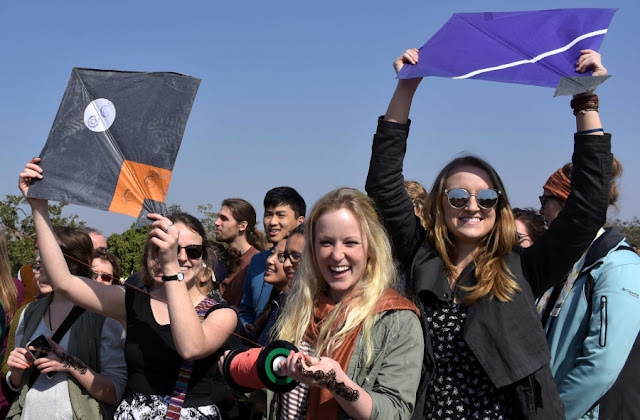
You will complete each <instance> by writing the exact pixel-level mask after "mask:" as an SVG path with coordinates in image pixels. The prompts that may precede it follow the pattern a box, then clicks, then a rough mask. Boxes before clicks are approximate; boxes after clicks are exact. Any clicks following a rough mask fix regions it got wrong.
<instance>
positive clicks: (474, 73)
mask: <svg viewBox="0 0 640 420" xmlns="http://www.w3.org/2000/svg"><path fill="white" fill-rule="evenodd" d="M606 33H607V30H606V29H601V30H599V31H593V32H589V33H586V34H584V35H581V36H579V37H577V38H576V39H574V40H573V41H571V42H570V43H568V44H567V45H565V46H564V47H562V48H558V49H555V50H551V51H547V52H546V53H542V54H540V55H538V56H536V57H533V58H532V59H530V60H520V61H514V62H513V63H507V64H503V65H501V66H496V67H488V68H486V69H480V70H476V71H472V72H471V73H467V74H465V75H462V76H456V77H453V79H468V78H470V77H473V76H476V75H478V74H481V73H488V72H490V71H494V70H502V69H508V68H509V67H516V66H520V65H522V64H531V63H535V62H537V61H540V60H542V59H543V58H546V57H549V56H551V55H555V54H560V53H562V52H565V51H567V50H568V49H569V48H571V47H573V46H574V45H576V44H577V43H578V42H580V41H582V40H583V39H586V38H592V37H594V36H598V35H604V34H606Z"/></svg>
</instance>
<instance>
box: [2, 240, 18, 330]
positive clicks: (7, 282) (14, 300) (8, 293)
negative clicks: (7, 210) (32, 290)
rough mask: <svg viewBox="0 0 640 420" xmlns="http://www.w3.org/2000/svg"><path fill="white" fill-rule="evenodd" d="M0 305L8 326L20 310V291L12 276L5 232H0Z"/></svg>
mask: <svg viewBox="0 0 640 420" xmlns="http://www.w3.org/2000/svg"><path fill="white" fill-rule="evenodd" d="M0 303H2V307H3V308H4V312H5V315H6V318H7V319H6V322H7V326H8V325H9V322H11V318H12V317H13V314H14V313H15V312H16V309H18V289H17V288H16V285H15V283H14V282H13V277H12V276H11V263H10V262H9V250H8V248H7V238H6V237H5V236H4V232H0Z"/></svg>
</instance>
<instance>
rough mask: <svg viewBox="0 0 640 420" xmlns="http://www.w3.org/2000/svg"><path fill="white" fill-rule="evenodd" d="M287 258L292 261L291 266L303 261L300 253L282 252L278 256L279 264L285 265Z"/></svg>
mask: <svg viewBox="0 0 640 420" xmlns="http://www.w3.org/2000/svg"><path fill="white" fill-rule="evenodd" d="M287 258H288V259H289V261H291V264H298V263H299V262H300V260H301V259H302V254H301V253H299V252H281V253H280V254H278V262H280V264H284V262H285V261H286V260H287Z"/></svg>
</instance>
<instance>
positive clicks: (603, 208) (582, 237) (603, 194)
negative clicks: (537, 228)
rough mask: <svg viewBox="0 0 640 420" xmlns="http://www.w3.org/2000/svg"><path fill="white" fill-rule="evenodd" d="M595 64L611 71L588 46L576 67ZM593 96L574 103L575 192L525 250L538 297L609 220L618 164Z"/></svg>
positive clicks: (529, 276)
mask: <svg viewBox="0 0 640 420" xmlns="http://www.w3.org/2000/svg"><path fill="white" fill-rule="evenodd" d="M589 68H592V69H593V70H594V75H596V76H603V75H606V74H607V70H606V69H605V68H604V66H603V65H602V62H601V58H600V54H598V53H596V52H594V51H592V50H584V51H582V55H581V57H580V59H579V60H578V63H577V65H576V69H577V71H580V72H584V71H586V70H587V69H589ZM592 96H593V95H592V92H588V93H586V94H582V95H576V97H574V100H573V102H572V104H573V108H574V114H575V120H576V128H577V130H578V132H577V133H576V134H575V135H574V152H573V157H572V162H573V171H572V173H571V193H570V194H569V197H568V198H567V201H566V203H565V205H564V207H563V209H562V211H561V212H560V213H559V215H558V217H557V218H556V219H555V220H554V221H553V223H551V226H550V227H549V229H548V230H547V231H546V232H545V233H544V234H543V235H542V237H541V238H540V239H538V240H537V241H536V243H535V244H534V245H533V246H531V247H529V248H526V249H525V250H524V251H523V258H522V262H523V271H524V274H525V276H526V278H527V279H528V280H529V283H530V284H531V288H532V290H533V293H534V296H535V297H539V296H541V295H542V294H543V293H544V292H545V291H546V290H547V289H548V288H550V287H552V286H553V285H555V284H556V283H558V282H560V281H562V280H563V279H564V277H565V276H566V275H567V273H568V272H569V270H570V269H571V267H572V265H573V264H574V263H575V262H576V261H577V260H578V259H579V258H580V256H581V255H582V253H583V252H584V251H585V250H586V249H587V248H588V247H589V245H590V244H591V241H592V240H593V238H594V237H595V235H596V233H597V232H598V230H599V229H600V227H602V226H603V225H604V223H605V222H606V217H607V207H608V204H609V185H610V182H611V172H612V165H613V155H612V154H611V135H610V134H606V133H604V131H603V130H602V123H601V121H600V116H599V114H598V112H597V105H598V104H597V103H595V101H596V100H595V98H592ZM585 99H586V101H585Z"/></svg>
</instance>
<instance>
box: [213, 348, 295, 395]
mask: <svg viewBox="0 0 640 420" xmlns="http://www.w3.org/2000/svg"><path fill="white" fill-rule="evenodd" d="M291 350H293V351H294V352H297V351H298V349H297V348H296V346H294V345H293V344H291V343H288V342H286V341H282V340H276V341H273V342H271V343H269V344H268V345H266V346H265V347H264V348H262V349H260V348H252V349H248V350H247V348H246V347H241V348H237V349H235V350H233V351H231V352H230V353H229V354H228V355H227V356H226V357H225V359H224V364H223V366H222V374H223V375H224V378H225V379H226V380H227V383H228V384H229V386H231V387H232V388H233V389H235V390H237V391H240V392H245V393H246V392H251V391H254V390H256V389H260V388H267V389H269V390H271V391H273V392H289V391H291V390H292V389H293V388H295V387H296V386H298V382H296V381H294V380H293V379H291V378H290V377H288V376H286V375H284V374H282V373H281V371H280V363H281V362H284V361H286V360H287V356H288V355H289V352H290V351H291Z"/></svg>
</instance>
